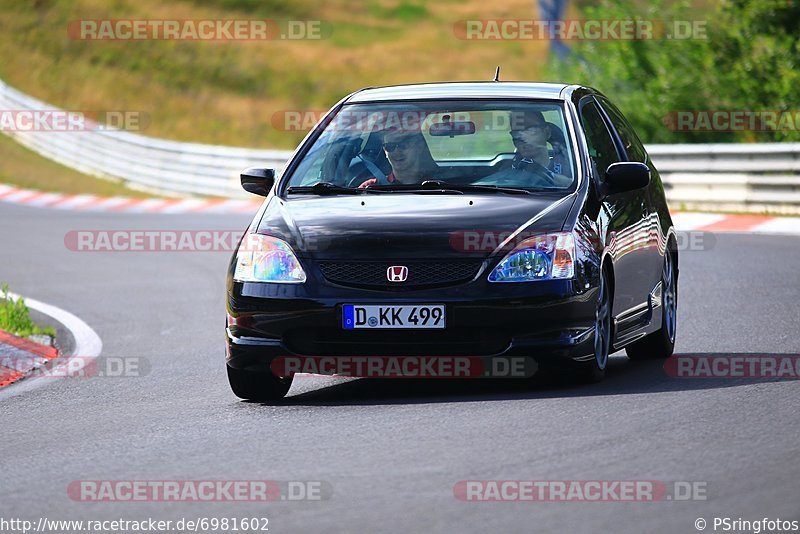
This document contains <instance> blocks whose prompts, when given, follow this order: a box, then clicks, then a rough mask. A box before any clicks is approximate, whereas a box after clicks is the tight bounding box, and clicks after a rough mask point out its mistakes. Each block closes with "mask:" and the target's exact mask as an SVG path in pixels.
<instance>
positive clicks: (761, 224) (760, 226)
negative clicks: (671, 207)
mask: <svg viewBox="0 0 800 534" xmlns="http://www.w3.org/2000/svg"><path fill="white" fill-rule="evenodd" d="M672 222H673V224H675V229H676V230H677V231H679V232H689V231H695V232H712V233H715V232H716V233H725V232H737V233H748V234H750V233H752V234H780V235H800V217H772V216H769V215H725V214H722V213H688V212H685V213H673V214H672Z"/></svg>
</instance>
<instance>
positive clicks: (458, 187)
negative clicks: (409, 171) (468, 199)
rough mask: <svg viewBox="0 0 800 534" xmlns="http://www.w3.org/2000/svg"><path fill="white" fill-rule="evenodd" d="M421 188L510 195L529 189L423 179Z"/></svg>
mask: <svg viewBox="0 0 800 534" xmlns="http://www.w3.org/2000/svg"><path fill="white" fill-rule="evenodd" d="M418 187H421V188H422V189H449V190H451V191H458V192H461V193H466V192H469V191H476V192H482V193H483V192H486V193H508V194H510V195H527V194H529V191H527V190H526V189H515V188H513V187H500V186H497V185H473V184H451V183H448V182H444V181H442V180H425V181H424V182H422V184H420V186H418Z"/></svg>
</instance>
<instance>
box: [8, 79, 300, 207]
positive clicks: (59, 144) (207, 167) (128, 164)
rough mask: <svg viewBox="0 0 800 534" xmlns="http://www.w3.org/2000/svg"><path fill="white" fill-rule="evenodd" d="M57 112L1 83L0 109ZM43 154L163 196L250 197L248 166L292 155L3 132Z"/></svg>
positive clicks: (275, 163)
mask: <svg viewBox="0 0 800 534" xmlns="http://www.w3.org/2000/svg"><path fill="white" fill-rule="evenodd" d="M56 109H58V108H55V107H53V106H51V105H49V104H47V103H45V102H42V101H41V100H37V99H36V98H33V97H31V96H29V95H26V94H24V93H22V92H20V91H18V90H16V89H14V88H13V87H10V86H9V85H7V84H5V83H3V82H2V81H0V110H9V111H30V110H43V111H53V110H56ZM3 133H7V134H9V135H10V136H11V137H13V138H14V139H16V140H17V141H18V142H19V143H21V144H23V145H25V146H26V147H28V148H30V149H31V150H33V151H35V152H38V153H39V154H41V155H42V156H44V157H46V158H49V159H52V160H54V161H57V162H58V163H61V164H62V165H65V166H67V167H71V168H73V169H75V170H78V171H80V172H83V173H85V174H89V175H92V176H97V177H100V178H108V179H112V180H121V181H123V182H125V183H126V184H128V185H130V186H132V187H136V188H140V189H147V190H152V191H156V192H160V193H170V194H179V195H209V196H221V197H233V198H247V197H248V193H246V192H245V191H243V190H242V188H241V186H240V184H239V172H240V171H241V170H242V169H244V168H245V167H253V166H261V167H271V168H276V169H281V168H282V167H283V165H284V164H285V163H286V160H287V159H288V157H289V155H290V154H291V152H285V151H281V150H257V149H247V148H237V147H228V146H216V145H202V144H197V143H181V142H178V141H168V140H164V139H156V138H152V137H147V136H144V135H138V134H133V133H130V132H125V131H120V130H81V131H10V132H9V131H4V132H3Z"/></svg>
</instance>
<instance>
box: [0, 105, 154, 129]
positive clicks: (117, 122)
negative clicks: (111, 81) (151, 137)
mask: <svg viewBox="0 0 800 534" xmlns="http://www.w3.org/2000/svg"><path fill="white" fill-rule="evenodd" d="M149 124H150V115H149V114H148V113H146V112H144V111H135V110H106V111H79V110H64V109H0V132H8V133H16V132H90V131H103V130H124V131H128V132H136V131H141V130H144V129H145V128H146V127H147V126H148V125H149Z"/></svg>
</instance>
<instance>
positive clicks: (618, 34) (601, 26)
mask: <svg viewBox="0 0 800 534" xmlns="http://www.w3.org/2000/svg"><path fill="white" fill-rule="evenodd" d="M707 24H708V21H706V20H643V19H580V20H579V19H567V20H545V19H542V20H540V19H472V20H460V21H458V22H456V23H455V24H454V25H453V34H454V35H455V36H456V38H458V39H463V40H467V41H472V40H492V41H496V40H505V41H531V40H540V41H541V40H560V41H642V40H653V39H675V40H679V39H707V38H708V31H707Z"/></svg>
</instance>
